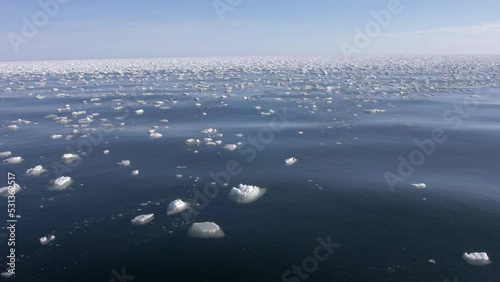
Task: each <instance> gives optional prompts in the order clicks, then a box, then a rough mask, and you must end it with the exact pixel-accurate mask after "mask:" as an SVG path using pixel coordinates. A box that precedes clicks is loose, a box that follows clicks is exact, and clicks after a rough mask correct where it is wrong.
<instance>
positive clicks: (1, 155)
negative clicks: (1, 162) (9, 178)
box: [0, 151, 12, 158]
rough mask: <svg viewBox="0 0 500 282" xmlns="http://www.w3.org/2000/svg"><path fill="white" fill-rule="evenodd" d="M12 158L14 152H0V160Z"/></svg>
mask: <svg viewBox="0 0 500 282" xmlns="http://www.w3.org/2000/svg"><path fill="white" fill-rule="evenodd" d="M10 156H12V152H11V151H5V152H0V158H7V157H10Z"/></svg>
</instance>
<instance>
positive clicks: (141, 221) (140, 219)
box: [130, 213, 155, 225]
mask: <svg viewBox="0 0 500 282" xmlns="http://www.w3.org/2000/svg"><path fill="white" fill-rule="evenodd" d="M154 216H155V214H154V213H150V214H141V215H138V216H136V217H134V218H133V219H132V220H130V222H132V224H133V225H145V224H148V223H150V222H151V221H153V219H154Z"/></svg>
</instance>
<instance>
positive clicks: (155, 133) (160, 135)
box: [149, 132, 163, 139]
mask: <svg viewBox="0 0 500 282" xmlns="http://www.w3.org/2000/svg"><path fill="white" fill-rule="evenodd" d="M162 137H163V134H161V133H158V132H153V133H151V134H149V138H151V139H160V138H162Z"/></svg>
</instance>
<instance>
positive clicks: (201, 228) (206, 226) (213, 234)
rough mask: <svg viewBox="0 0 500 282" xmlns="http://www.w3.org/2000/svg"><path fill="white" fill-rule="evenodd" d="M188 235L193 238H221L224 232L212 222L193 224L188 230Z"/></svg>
mask: <svg viewBox="0 0 500 282" xmlns="http://www.w3.org/2000/svg"><path fill="white" fill-rule="evenodd" d="M188 235H189V236H191V237H193V238H202V239H210V238H222V237H224V236H225V235H224V231H223V230H222V229H221V228H220V227H219V225H217V224H215V223H214V222H195V223H193V224H192V225H191V226H190V227H189V229H188Z"/></svg>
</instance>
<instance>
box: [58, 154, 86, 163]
mask: <svg viewBox="0 0 500 282" xmlns="http://www.w3.org/2000/svg"><path fill="white" fill-rule="evenodd" d="M80 159H81V158H80V156H79V155H77V154H70V153H67V154H64V155H62V157H61V160H62V161H63V162H64V163H67V164H70V163H73V162H75V161H78V160H80Z"/></svg>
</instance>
